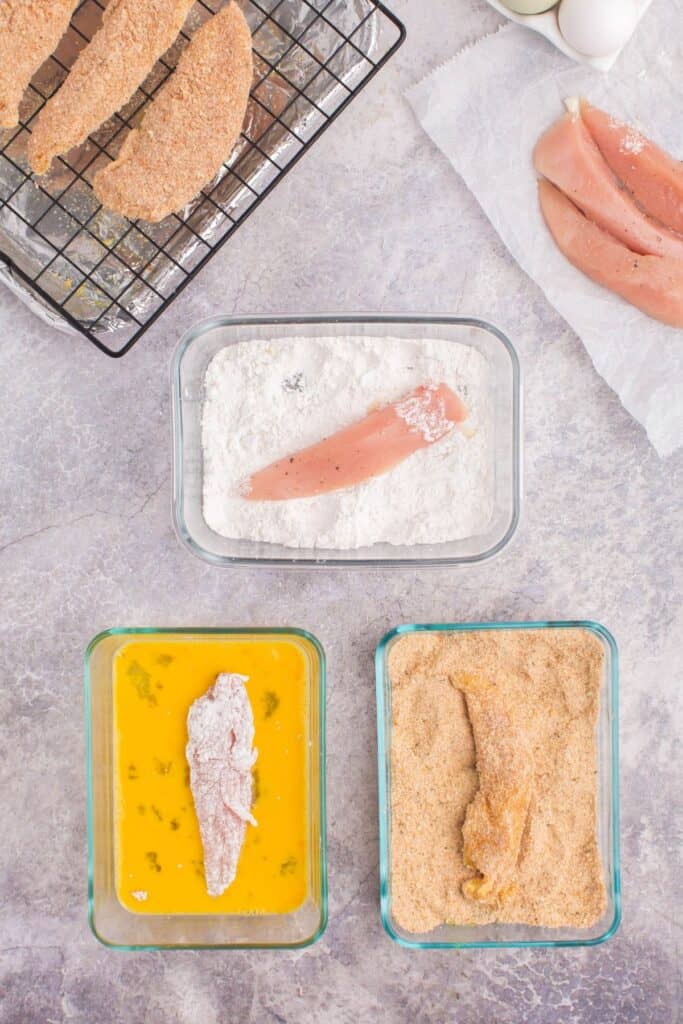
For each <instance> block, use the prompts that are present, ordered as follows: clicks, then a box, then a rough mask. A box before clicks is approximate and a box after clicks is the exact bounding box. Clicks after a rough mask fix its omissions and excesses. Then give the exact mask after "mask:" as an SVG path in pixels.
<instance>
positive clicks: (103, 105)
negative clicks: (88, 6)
mask: <svg viewBox="0 0 683 1024" xmlns="http://www.w3.org/2000/svg"><path fill="white" fill-rule="evenodd" d="M192 4H193V0H111V3H110V4H109V6H108V7H107V8H106V10H105V12H104V15H103V17H102V24H101V25H100V27H99V29H98V30H97V32H96V33H95V35H94V36H93V38H92V40H91V41H90V43H89V44H88V45H87V46H86V47H85V49H84V50H83V51H82V52H81V53H80V54H79V56H78V58H77V59H76V61H75V63H74V65H73V67H72V69H71V72H70V73H69V76H68V78H67V79H66V81H65V82H64V85H63V86H62V87H61V89H59V91H58V92H56V93H55V95H54V96H53V97H52V99H51V100H49V102H48V103H47V104H46V105H45V107H44V108H43V109H42V110H41V112H40V114H39V116H38V119H37V121H36V125H35V127H34V128H33V133H32V135H31V138H30V139H29V144H28V158H29V162H30V164H31V167H32V168H33V170H34V171H35V172H36V174H44V173H45V172H46V171H47V170H48V169H49V167H50V164H51V163H52V160H53V158H54V157H56V156H58V155H59V154H60V153H66V152H67V151H68V150H70V149H72V148H73V147H74V146H78V145H79V143H81V142H83V141H84V140H85V139H86V138H87V137H88V135H90V134H91V133H92V132H94V131H96V130H97V128H99V126H100V125H101V124H103V123H104V122H105V121H106V120H107V118H109V117H111V116H112V114H114V113H116V111H117V110H120V108H121V107H122V106H124V104H125V103H127V102H128V100H129V99H130V97H131V96H132V95H133V93H134V92H135V90H136V89H137V87H138V86H139V85H140V84H141V83H142V82H143V81H144V79H145V78H146V77H147V75H148V74H149V72H150V71H151V70H152V68H153V67H154V65H155V63H156V62H157V60H158V59H159V57H161V56H162V54H163V53H165V52H166V50H168V48H169V46H171V44H172V43H173V42H174V41H175V39H176V36H177V35H178V33H179V32H180V29H181V28H182V26H183V22H184V21H185V18H186V17H187V15H188V13H189V10H190V8H191V7H192Z"/></svg>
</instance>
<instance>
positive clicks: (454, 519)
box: [202, 338, 493, 549]
mask: <svg viewBox="0 0 683 1024" xmlns="http://www.w3.org/2000/svg"><path fill="white" fill-rule="evenodd" d="M430 383H434V384H438V383H443V384H446V385H447V386H448V387H450V388H451V389H452V391H454V392H455V394H456V395H457V396H458V397H459V398H460V399H461V400H462V402H463V403H464V405H465V406H466V407H467V410H468V413H469V415H468V418H467V420H466V421H465V422H464V423H463V424H461V425H460V426H458V427H457V428H456V429H454V430H452V431H450V432H448V433H444V436H442V433H443V431H442V430H440V429H439V424H438V423H431V422H430V423H426V424H423V427H424V429H425V430H426V431H427V432H428V433H429V434H430V435H434V441H435V443H433V444H431V445H430V446H429V447H427V448H423V449H421V450H419V451H416V452H414V453H413V454H412V455H410V456H409V457H408V458H406V459H405V460H404V461H403V462H401V463H400V464H399V465H397V466H395V467H394V468H393V469H391V470H390V471H389V472H387V473H384V474H382V475H380V476H376V477H373V478H371V479H369V480H367V481H365V482H364V483H362V484H359V485H357V486H354V487H348V488H346V489H345V490H338V491H332V492H330V493H326V494H319V495H316V496H314V497H307V498H295V499H291V500H289V501H251V502H250V501H247V500H246V499H245V497H244V483H245V480H246V479H247V478H249V476H250V475H251V474H253V473H255V472H257V471H258V470H260V469H262V468H264V467H265V466H268V465H269V464H271V463H273V462H276V461H277V460H279V459H283V458H285V457H287V456H288V455H290V454H291V453H293V452H296V451H298V450H300V449H303V448H306V447H308V446H310V445H314V444H316V443H318V442H320V441H322V440H323V439H324V438H326V437H329V435H331V434H333V433H335V432H337V431H339V430H342V429H343V428H345V427H347V426H349V424H352V423H353V422H354V421H356V420H360V419H362V418H363V417H364V416H366V415H367V414H368V412H369V411H370V410H372V409H373V408H377V407H378V406H381V405H385V404H388V403H391V402H396V401H397V400H398V399H400V398H401V397H402V396H403V395H405V394H406V392H408V391H410V390H411V389H414V388H415V387H416V386H418V385H421V384H430ZM490 409H491V396H490V393H489V370H488V364H487V361H486V359H485V358H484V357H483V356H482V355H481V353H479V352H478V351H477V350H476V349H474V348H472V347H471V346H469V345H463V344H459V343H457V342H452V341H436V340H433V341H412V340H403V339H398V338H316V339H311V338H287V339H282V340H278V341H273V342H270V341H265V340H264V341H256V342H253V341H250V342H242V343H238V344H236V345H230V346H226V347H225V348H223V349H221V350H220V351H219V352H218V353H217V354H216V355H215V356H214V358H213V359H212V361H211V362H210V364H209V366H208V369H207V371H206V379H205V400H204V408H203V415H202V450H203V462H204V482H203V495H204V518H205V520H206V522H207V525H208V526H209V527H210V528H211V529H212V530H215V531H216V533H219V534H221V535H222V536H225V537H230V538H234V539H249V540H254V541H265V542H270V543H279V544H284V545H287V546H288V547H304V548H311V547H315V548H323V549H325V548H326V549H352V548H359V547H366V546H369V545H371V544H376V543H380V542H384V543H390V544H420V543H441V542H445V541H449V540H457V539H460V538H463V537H468V536H472V535H475V534H479V533H482V532H484V531H485V530H486V528H487V527H488V526H489V523H490V520H491V516H492V511H493V467H492V438H491V432H492V417H491V411H490ZM402 415H403V416H404V417H405V419H406V421H407V422H411V421H412V420H414V419H415V418H416V417H417V418H419V416H420V410H419V409H417V408H406V409H405V410H404V412H403V414H402ZM425 436H426V434H425ZM430 440H431V436H430Z"/></svg>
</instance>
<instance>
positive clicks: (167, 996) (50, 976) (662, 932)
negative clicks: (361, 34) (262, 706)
mask: <svg viewBox="0 0 683 1024" xmlns="http://www.w3.org/2000/svg"><path fill="white" fill-rule="evenodd" d="M395 7H396V10H397V12H398V13H399V14H400V15H401V16H403V17H404V18H405V20H406V22H407V25H408V30H409V41H408V43H407V44H406V46H405V47H404V49H403V50H402V51H401V52H400V54H399V55H398V56H397V58H396V59H395V60H394V61H393V64H392V65H390V66H389V67H388V68H387V69H386V71H385V72H384V73H383V74H382V75H381V76H380V77H379V78H378V79H377V80H376V81H375V82H374V83H373V84H372V85H371V86H370V87H369V88H368V89H367V90H366V92H365V93H364V94H363V95H362V97H361V98H360V99H359V100H358V101H357V102H356V103H355V105H353V106H352V107H351V108H350V109H349V111H347V112H346V113H345V114H344V115H343V116H342V118H341V119H340V120H339V122H338V123H337V125H336V126H335V128H334V129H333V130H332V131H330V132H329V133H328V135H327V136H326V137H325V138H324V139H323V140H322V141H320V143H319V144H317V145H316V146H315V147H314V149H313V150H312V152H311V153H310V154H308V156H307V157H306V159H305V160H304V161H302V163H301V164H300V165H299V166H298V168H297V169H296V170H295V171H294V172H293V173H292V174H291V175H290V177H289V178H288V179H287V180H286V181H285V182H284V183H283V184H282V186H281V187H279V188H278V190H277V191H276V192H275V193H274V194H273V195H272V196H271V197H270V198H269V199H268V200H267V201H266V202H265V203H264V204H263V206H262V207H261V208H260V209H259V210H258V211H257V212H256V213H255V214H254V216H253V217H252V218H251V219H250V220H249V222H248V223H247V224H245V225H244V227H243V228H242V229H241V230H240V231H239V233H238V234H237V235H236V237H235V238H234V239H233V240H232V241H231V242H230V243H229V244H228V245H227V246H226V247H225V249H224V250H223V251H222V252H221V253H220V254H219V255H218V256H217V258H216V259H215V260H214V261H213V263H212V264H211V266H210V267H209V268H208V269H207V270H205V271H204V272H203V273H202V274H201V276H200V277H199V278H198V280H196V281H195V282H194V283H193V284H192V285H191V286H190V287H189V288H188V289H187V291H186V292H185V293H184V294H183V296H182V297H181V298H180V299H179V300H178V301H177V303H176V304H175V307H174V308H173V309H172V311H171V312H169V313H168V314H167V315H166V316H164V317H163V319H162V320H161V321H160V322H158V323H157V324H156V326H155V327H154V328H153V329H152V330H151V331H150V332H149V334H148V336H147V337H146V338H145V339H144V340H143V341H142V342H141V343H140V344H139V345H138V346H137V347H136V348H135V349H134V350H133V351H132V352H131V353H130V354H129V355H128V356H127V357H126V358H125V359H124V360H122V361H120V362H115V361H111V360H108V359H107V358H106V357H104V356H102V355H100V354H99V353H98V352H96V351H95V350H94V349H91V348H90V347H89V346H88V345H87V343H84V342H81V341H79V340H76V339H73V338H69V337H66V336H64V335H60V334H57V333H55V332H54V331H52V330H51V329H49V328H47V327H45V326H44V325H43V324H42V323H41V322H40V321H39V320H37V319H36V318H35V317H34V316H33V315H32V314H30V313H29V312H27V311H26V309H25V308H24V307H23V306H22V304H21V303H20V302H19V301H18V300H16V299H15V298H13V297H12V296H11V295H10V294H9V293H7V292H6V291H4V290H3V291H0V336H1V339H2V343H1V345H0V422H1V424H2V439H3V450H4V456H3V458H2V462H1V464H0V588H1V589H0V593H1V597H0V631H1V638H2V642H1V646H0V666H1V667H0V678H1V680H2V682H1V692H0V708H1V711H0V713H1V715H2V723H3V727H2V738H1V740H0V743H1V745H2V763H1V771H2V799H1V800H0V821H1V823H2V843H0V864H1V871H2V874H1V880H0V884H1V886H2V891H1V893H0V899H1V904H2V914H1V916H0V1020H1V1021H2V1022H3V1024H57V1022H60V1024H61V1022H78V1024H110V1022H112V1024H113V1022H116V1024H118V1022H126V1024H139V1022H145V1024H161V1022H178V1024H195V1022H197V1024H215V1022H224V1021H225V1022H227V1021H231V1022H252V1021H253V1022H258V1024H261V1022H264V1024H268V1022H271V1021H272V1022H275V1024H277V1022H279V1024H283V1022H287V1024H295V1022H306V1024H319V1022H320V1024H337V1022H338V1024H355V1022H358V1021H362V1022H365V1021H368V1022H382V1024H385V1022H386V1024H403V1022H406V1024H432V1022H433V1024H444V1022H447V1021H448V1022H450V1021H453V1022H455V1021H457V1022H458V1024H479V1022H496V1024H508V1022H513V1021H514V1022H516V1021H525V1022H530V1024H556V1022H560V1024H565V1022H567V1024H574V1022H579V1021H580V1022H590V1024H608V1022H609V1024H612V1022H619V1024H644V1022H651V1024H671V1022H672V1021H675V1020H676V1019H677V1013H678V1009H677V1007H678V1002H679V996H680V991H679V989H678V983H679V976H678V965H677V958H678V957H679V955H680V949H677V943H678V941H679V936H680V921H679V923H678V924H677V923H676V918H677V914H678V913H679V912H680V898H681V886H680V869H679V870H676V859H677V850H679V849H680V831H679V829H680V817H681V797H680V793H681V786H680V774H678V776H677V774H676V768H675V765H674V758H675V755H676V753H677V751H676V747H677V742H678V733H679V731H680V718H679V723H678V726H676V724H675V718H676V714H677V711H678V712H679V714H680V696H679V693H680V677H681V671H682V670H683V663H682V659H681V654H680V636H681V625H682V615H681V607H682V604H681V590H682V588H681V569H680V566H681V555H682V546H683V545H682V541H683V537H682V531H681V514H680V512H681V468H682V466H683V457H681V455H680V454H679V455H678V456H674V457H672V458H670V459H669V460H667V461H665V462H662V461H660V460H659V459H658V458H657V456H656V455H655V453H654V452H653V450H652V448H651V447H650V446H649V444H648V443H647V440H646V438H645V436H644V432H643V430H642V429H641V428H640V427H639V426H638V425H637V424H636V423H634V422H633V421H632V420H631V419H630V418H629V416H628V415H627V414H626V413H625V412H624V411H623V409H622V408H621V406H620V404H619V401H618V400H617V398H616V397H615V396H614V394H612V393H611V392H610V390H609V389H608V388H607V386H606V385H605V384H604V383H603V381H601V380H600V379H599V378H598V377H597V375H596V374H595V373H594V371H593V369H592V367H591V364H590V361H589V359H588V358H587V356H586V353H585V351H584V350H583V348H582V346H581V344H580V343H579V341H578V340H577V338H576V337H574V336H573V334H572V333H571V332H570V331H569V330H568V329H567V327H566V326H565V324H564V323H563V322H562V321H561V320H560V319H559V317H558V316H557V315H556V314H555V313H554V311H553V310H552V309H551V308H550V306H549V305H548V304H547V302H546V301H545V299H544V298H543V296H542V295H541V293H540V292H539V291H538V290H537V288H536V287H535V286H534V284H533V283H532V282H531V281H529V280H528V279H527V278H526V277H525V276H524V274H523V273H522V272H521V271H520V270H519V268H518V267H517V266H516V265H515V264H514V263H513V262H512V260H511V259H510V257H509V256H508V254H507V253H506V251H505V249H504V248H503V246H502V244H501V242H500V240H499V239H498V238H497V237H496V235H495V234H494V232H493V230H492V229H491V227H490V225H489V224H488V223H487V221H486V219H485V218H484V216H483V214H482V213H481V211H480V210H479V208H478V206H477V204H476V203H475V201H474V200H473V198H472V197H471V196H470V195H469V194H468V192H467V190H466V189H465V187H464V186H463V184H462V183H461V182H460V181H459V179H458V178H457V177H456V176H455V174H454V173H453V172H452V171H451V169H450V168H449V166H448V165H447V163H446V161H445V160H444V158H443V157H442V156H441V155H440V154H439V153H438V152H437V151H435V150H434V149H433V148H432V146H431V145H430V144H429V142H428V140H427V139H426V137H425V136H424V135H423V134H422V132H421V131H420V129H419V128H418V126H417V125H416V124H415V122H414V120H413V117H412V114H411V112H410V110H409V108H408V106H407V104H406V103H405V102H404V100H403V99H402V90H403V89H404V88H406V87H407V86H408V85H409V84H411V83H412V82H414V81H416V80H417V79H418V78H419V77H420V76H421V75H423V74H425V73H427V71H429V70H430V69H431V68H433V67H434V66H435V65H436V64H437V63H438V62H439V61H441V60H443V59H445V58H446V57H448V56H449V55H450V54H451V53H453V52H454V51H455V50H456V49H458V48H459V47H460V46H462V45H464V44H466V43H470V42H473V41H474V40H475V39H477V38H478V37H479V36H481V35H482V34H484V33H485V32H487V31H490V30H493V29H495V27H496V26H497V24H499V19H498V17H497V15H496V14H495V13H494V12H493V11H492V10H491V9H489V8H488V7H487V6H486V5H485V4H484V3H483V0H422V2H421V3H416V2H414V0H412V2H411V0H397V2H396V3H395ZM463 88H467V83H463ZM503 100H504V98H502V99H501V101H503ZM312 196H317V197H318V199H317V200H316V201H315V202H311V197H312ZM319 310H339V311H346V310H365V311H387V310H394V311H417V312H430V311H447V312H453V313H463V314H465V313H467V314H473V315H478V316H482V317H485V318H488V319H490V320H492V321H493V322H495V323H496V324H498V325H499V326H500V327H501V328H503V330H505V331H506V332H507V333H508V334H509V335H510V336H511V337H512V339H513V340H514V342H515V344H516V345H517V348H518V350H519V352H520V355H521V358H522V361H523V366H524V386H525V396H526V417H525V418H526V426H525V445H526V467H525V470H526V482H525V505H524V516H523V523H522V526H521V529H520V531H519V534H518V537H517V539H516V541H515V543H514V544H513V545H512V546H511V547H510V548H509V549H508V551H507V552H506V553H504V554H503V555H502V556H500V557H499V558H498V559H497V560H496V561H494V562H492V563H489V564H485V565H482V566H479V567H476V568H469V569H463V570H461V571H457V570H449V571H422V572H417V571H399V572H391V573H387V572H385V573H381V572H371V573H365V574H359V573H355V572H353V571H350V572H340V571H336V572H335V571H318V572H315V573H303V574H302V573H295V574H290V573H287V572H282V571H277V572H276V571H261V572H258V571H246V570H245V571H241V570H236V571H219V570H216V569H213V568H210V567H209V566H207V565H204V564H203V563H202V562H200V561H198V560H196V559H195V558H193V556H192V555H190V554H189V553H188V552H186V551H185V550H184V549H183V548H182V547H181V546H180V544H179V543H178V541H177V540H176V538H175V535H174V533H173V528H172V526H171V517H170V430H169V387H168V364H169V359H170V355H171V352H172V350H173V347H174V345H175V343H176V341H177V339H178V337H179V336H180V334H181V333H182V331H184V330H185V329H186V328H187V327H188V326H189V325H190V324H192V322H193V321H195V320H197V319H198V318H200V317H204V316H207V315H208V314H212V313H222V312H227V313H271V312H275V311H282V312H291V313H298V312H302V313H303V312H315V311H319ZM584 617H585V618H595V619H598V620H600V621H602V622H603V623H605V624H606V625H607V626H608V627H609V628H610V629H612V630H613V632H614V633H615V635H616V638H617V640H618V642H619V645H620V648H621V658H622V680H621V705H622V724H621V740H622V762H621V763H622V769H621V782H622V787H623V797H622V813H623V825H622V843H623V872H624V878H623V884H624V918H623V923H622V927H621V930H620V931H619V933H618V935H617V936H616V937H615V938H614V939H612V940H611V941H610V942H608V943H607V944H606V945H603V946H600V947H597V948H589V949H583V950H579V951H573V950H565V951H559V952H558V951H552V950H538V951H532V952H530V951H501V952H491V951H483V952H460V953H449V952H432V953H426V954H422V955H417V954H415V953H411V952H409V951H407V950H404V949H400V948H399V947H398V946H396V945H394V944H392V943H391V942H390V941H389V939H388V938H387V937H386V936H385V934H384V933H383V931H382V928H381V924H380V919H379V911H378V835H377V833H378V826H377V809H376V803H377V792H376V769H375V724H374V714H375V701H374V690H373V663H372V657H373V651H374V648H375V645H376V643H377V641H378V640H379V639H380V637H381V636H382V635H383V633H384V632H385V631H386V630H387V629H389V628H390V627H391V626H394V625H396V624H398V623H400V622H409V621H425V620H462V621H467V620H480V619H525V618H584ZM133 624H135V625H145V624H166V625H180V624H191V625H248V624H254V625H256V624H258V625H264V624H268V625H273V624H290V625H298V626H302V627H305V628H307V629H309V630H312V631H313V632H314V633H316V634H317V635H318V637H319V638H320V639H321V640H322V642H323V644H324V645H325V647H326V649H327V654H328V657H329V674H330V677H329V699H328V715H329V728H328V736H329V759H328V784H329V818H330V821H329V858H330V924H329V927H328V929H327V931H326V933H325V935H324V936H323V938H322V939H321V941H320V942H319V943H318V944H317V945H315V946H313V947H312V948H310V949H308V950H306V951H303V952H299V953H282V952H279V953H232V954H231V953H191V952H178V953H165V954H162V953H137V954H123V953H115V952H110V951H108V950H106V949H105V948H103V947H101V946H99V945H98V944H97V942H96V941H95V940H94V938H93V937H92V936H91V934H90V932H89V930H88V925H87V921H86V899H85V897H86V830H85V771H84V767H85V751H84V729H83V697H82V658H83V650H84V647H85V645H86V643H87V642H88V640H89V639H90V637H91V636H92V635H93V634H94V633H96V632H98V631H99V630H101V629H103V628H105V627H107V626H114V625H133ZM678 754H679V755H680V749H679V750H678Z"/></svg>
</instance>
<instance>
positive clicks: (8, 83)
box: [0, 0, 78, 128]
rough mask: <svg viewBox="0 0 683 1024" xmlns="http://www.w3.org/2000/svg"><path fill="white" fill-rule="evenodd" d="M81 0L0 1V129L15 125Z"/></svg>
mask: <svg viewBox="0 0 683 1024" xmlns="http://www.w3.org/2000/svg"><path fill="white" fill-rule="evenodd" d="M77 3H78V0H0V128H14V126H15V125H16V124H17V123H18V119H19V104H20V102H21V98H22V96H23V95H24V90H25V89H26V87H27V86H28V83H29V82H30V81H31V79H32V78H33V76H34V74H35V73H36V71H37V70H38V68H39V67H40V65H41V64H42V63H43V61H46V60H47V58H48V57H49V56H50V54H51V53H52V52H53V50H54V49H55V48H56V46H57V44H58V42H59V40H60V39H61V38H62V36H63V35H64V33H65V32H66V30H67V28H68V27H69V20H70V18H71V15H72V13H73V11H74V8H75V7H76V5H77Z"/></svg>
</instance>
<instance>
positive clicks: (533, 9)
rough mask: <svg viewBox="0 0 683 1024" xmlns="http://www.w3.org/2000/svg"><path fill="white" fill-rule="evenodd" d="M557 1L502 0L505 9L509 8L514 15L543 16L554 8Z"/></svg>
mask: <svg viewBox="0 0 683 1024" xmlns="http://www.w3.org/2000/svg"><path fill="white" fill-rule="evenodd" d="M558 2H559V0H503V4H504V5H505V7H509V8H510V10H511V11H514V12H515V14H543V12H544V11H549V10H550V8H551V7H555V6H556V4H557V3H558Z"/></svg>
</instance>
